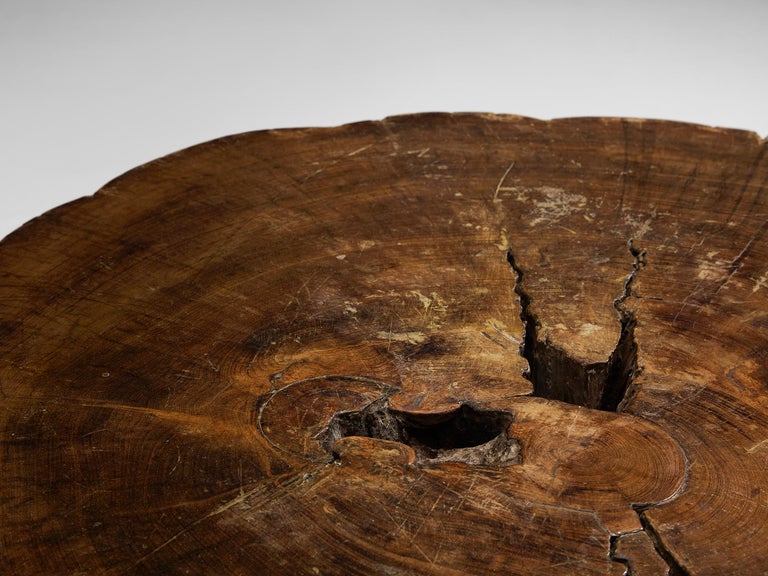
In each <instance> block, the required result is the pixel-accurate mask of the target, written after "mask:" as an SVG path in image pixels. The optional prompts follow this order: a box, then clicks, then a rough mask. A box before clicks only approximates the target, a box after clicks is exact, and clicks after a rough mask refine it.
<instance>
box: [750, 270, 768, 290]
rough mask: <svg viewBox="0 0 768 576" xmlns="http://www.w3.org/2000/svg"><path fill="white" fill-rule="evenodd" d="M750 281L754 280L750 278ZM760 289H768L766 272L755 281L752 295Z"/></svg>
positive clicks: (767, 273) (767, 274)
mask: <svg viewBox="0 0 768 576" xmlns="http://www.w3.org/2000/svg"><path fill="white" fill-rule="evenodd" d="M752 280H755V279H754V278H752ZM760 288H768V272H766V273H765V274H763V275H762V276H760V278H758V279H757V280H755V285H754V286H752V293H755V292H757V291H758V290H760Z"/></svg>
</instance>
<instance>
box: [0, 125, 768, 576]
mask: <svg viewBox="0 0 768 576" xmlns="http://www.w3.org/2000/svg"><path fill="white" fill-rule="evenodd" d="M765 151H766V144H765V142H763V141H761V140H760V139H759V138H758V137H757V136H756V135H754V134H752V133H748V132H741V131H735V130H722V129H713V128H705V127H701V126H693V125H686V124H679V123H672V122H658V121H640V120H622V119H568V120H556V121H550V122H543V121H538V120H533V119H528V118H519V117H505V116H491V115H473V114H466V115H443V114H429V115H416V116H406V117H396V118H391V119H387V120H384V121H382V122H370V123H360V124H353V125H349V126H343V127H340V128H329V129H326V128H323V129H307V130H284V131H267V132H255V133H249V134H243V135H238V136H231V137H228V138H223V139H220V140H216V141H213V142H209V143H207V144H202V145H199V146H195V147H193V148H189V149H187V150H184V151H181V152H179V153H176V154H173V155H171V156H168V157H165V158H162V159H159V160H157V161H154V162H151V163H149V164H147V165H144V166H141V167H139V168H137V169H135V170H133V171H131V172H129V173H127V174H125V175H123V176H121V177H120V178H118V179H116V180H115V181H113V182H110V183H109V184H107V185H106V186H105V187H104V188H103V189H102V190H100V191H99V192H98V193H97V194H96V195H94V196H92V197H88V198H83V199H81V200H78V201H76V202H73V203H71V204H68V205H66V206H63V207H60V208H57V209H55V210H53V211H51V212H49V213H47V214H45V215H43V216H41V217H40V218H37V219H36V220H34V221H32V222H30V223H28V224H27V225H25V226H24V227H22V228H21V229H19V230H17V231H16V232H14V233H13V234H11V235H10V236H9V237H7V238H6V239H5V240H4V241H3V242H2V244H1V245H0V274H1V275H2V281H1V285H0V302H2V309H0V430H1V434H2V435H1V436H0V439H1V440H2V451H1V452H0V462H1V464H0V470H2V481H0V572H3V573H7V574H133V573H135V574H183V573H194V574H261V573H263V574H441V575H442V574H611V575H620V574H624V573H625V572H627V571H628V573H631V574H634V575H640V576H644V575H649V574H651V575H656V574H670V575H673V576H676V575H680V574H697V575H698V574H718V575H720V574H763V573H768V563H766V558H768V521H767V520H766V519H767V518H768V488H767V487H768V392H767V391H766V383H767V382H768V368H767V365H768V346H767V345H766V341H767V340H766V339H767V337H768V264H767V262H768V244H767V243H766V232H767V231H768V195H767V194H766V183H767V182H768V160H766V158H765Z"/></svg>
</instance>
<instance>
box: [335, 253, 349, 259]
mask: <svg viewBox="0 0 768 576" xmlns="http://www.w3.org/2000/svg"><path fill="white" fill-rule="evenodd" d="M346 257H347V255H346V254H337V255H336V260H344V258H346Z"/></svg>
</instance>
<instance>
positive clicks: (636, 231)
mask: <svg viewBox="0 0 768 576" xmlns="http://www.w3.org/2000/svg"><path fill="white" fill-rule="evenodd" d="M656 216H658V212H657V211H656V207H655V206H654V207H653V209H652V210H651V213H650V215H649V216H648V218H646V219H645V220H643V219H642V217H641V216H636V215H634V214H631V213H630V212H627V213H626V214H624V222H626V224H627V225H628V226H630V227H631V228H632V237H633V238H634V239H635V240H641V239H642V238H643V237H644V236H645V235H646V234H648V233H649V232H650V231H651V223H652V222H653V221H654V220H655V219H656Z"/></svg>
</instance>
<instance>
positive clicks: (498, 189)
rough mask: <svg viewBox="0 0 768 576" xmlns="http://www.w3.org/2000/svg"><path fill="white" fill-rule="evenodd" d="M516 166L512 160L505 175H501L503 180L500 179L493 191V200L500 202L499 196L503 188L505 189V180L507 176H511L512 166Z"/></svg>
mask: <svg viewBox="0 0 768 576" xmlns="http://www.w3.org/2000/svg"><path fill="white" fill-rule="evenodd" d="M514 167H515V163H514V162H512V163H511V164H510V165H509V166H508V167H507V169H506V170H505V171H504V175H503V176H502V177H501V180H499V183H498V184H496V190H495V191H494V192H493V201H494V202H499V201H500V200H501V199H500V198H499V192H501V191H502V190H505V188H504V180H506V179H507V176H509V173H510V172H511V171H512V168H514Z"/></svg>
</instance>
